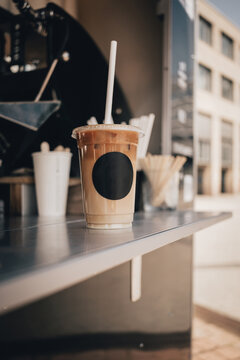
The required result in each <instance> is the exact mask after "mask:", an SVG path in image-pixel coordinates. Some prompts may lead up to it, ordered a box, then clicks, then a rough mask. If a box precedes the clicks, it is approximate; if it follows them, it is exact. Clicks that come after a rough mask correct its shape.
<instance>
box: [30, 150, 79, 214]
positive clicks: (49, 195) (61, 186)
mask: <svg viewBox="0 0 240 360" xmlns="http://www.w3.org/2000/svg"><path fill="white" fill-rule="evenodd" d="M32 156H33V165H34V173H35V184H36V193H37V205H38V214H39V215H40V216H63V215H65V213H66V205H67V195H68V183H69V173H70V164H71V157H72V154H71V153H70V152H65V151H61V152H60V151H59V152H58V151H49V152H36V153H33V154H32Z"/></svg>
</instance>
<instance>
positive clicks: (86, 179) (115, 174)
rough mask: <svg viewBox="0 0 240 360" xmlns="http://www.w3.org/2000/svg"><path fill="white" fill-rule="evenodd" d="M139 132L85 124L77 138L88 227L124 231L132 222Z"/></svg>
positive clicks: (132, 129)
mask: <svg viewBox="0 0 240 360" xmlns="http://www.w3.org/2000/svg"><path fill="white" fill-rule="evenodd" d="M140 135H141V130H140V129H138V128H137V127H134V126H130V125H117V124H116V125H114V124H102V125H89V126H82V127H79V128H76V129H74V130H73V134H72V136H73V137H74V138H75V139H77V145H78V149H79V158H80V168H81V177H82V188H83V199H84V210H85V216H86V222H87V226H88V227H90V228H100V229H101V228H103V229H108V228H109V229H111V228H124V227H130V226H131V224H132V221H133V213H134V202H135V185H136V154H137V145H138V139H139V136H140Z"/></svg>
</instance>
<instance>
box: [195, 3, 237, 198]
mask: <svg viewBox="0 0 240 360" xmlns="http://www.w3.org/2000/svg"><path fill="white" fill-rule="evenodd" d="M197 5H198V6H197V12H198V31H197V37H198V39H197V41H196V46H197V72H198V77H197V78H198V80H197V86H196V111H197V121H196V135H197V142H198V151H197V165H198V192H199V193H202V194H209V195H216V194H219V193H221V192H232V193H235V192H239V191H240V182H239V180H240V145H239V143H240V29H239V28H238V27H237V26H235V25H234V24H233V23H232V22H231V21H230V20H229V19H228V18H226V17H225V16H224V15H223V14H222V13H221V12H219V11H218V10H217V9H216V8H215V7H214V6H212V5H210V4H209V3H208V2H207V1H205V0H198V2H197Z"/></svg>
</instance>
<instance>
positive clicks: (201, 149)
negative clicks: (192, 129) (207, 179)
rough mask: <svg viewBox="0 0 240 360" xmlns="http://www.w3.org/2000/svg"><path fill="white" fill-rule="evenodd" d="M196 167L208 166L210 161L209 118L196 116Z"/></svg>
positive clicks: (201, 115) (202, 115) (200, 115)
mask: <svg viewBox="0 0 240 360" xmlns="http://www.w3.org/2000/svg"><path fill="white" fill-rule="evenodd" d="M196 129H197V138H198V153H197V163H198V165H208V164H210V160H211V117H210V116H208V115H204V114H201V113H198V114H197V124H196Z"/></svg>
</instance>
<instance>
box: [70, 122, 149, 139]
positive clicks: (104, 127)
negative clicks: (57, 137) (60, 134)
mask: <svg viewBox="0 0 240 360" xmlns="http://www.w3.org/2000/svg"><path fill="white" fill-rule="evenodd" d="M97 130H123V131H134V132H137V133H138V134H139V136H144V132H143V130H142V129H140V128H139V127H137V126H133V125H126V124H95V125H85V126H80V127H77V128H75V129H73V131H72V137H73V138H74V139H77V133H80V132H86V131H97Z"/></svg>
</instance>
